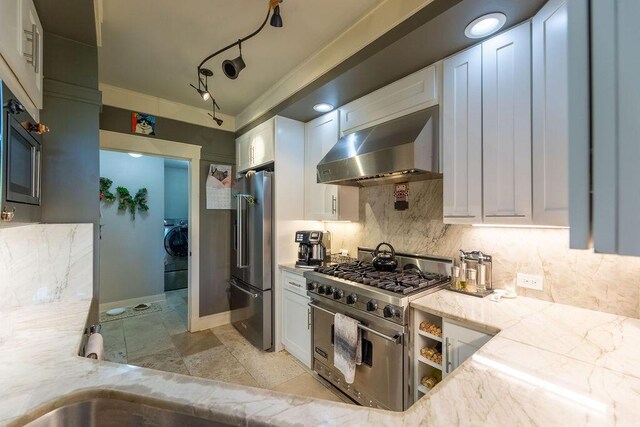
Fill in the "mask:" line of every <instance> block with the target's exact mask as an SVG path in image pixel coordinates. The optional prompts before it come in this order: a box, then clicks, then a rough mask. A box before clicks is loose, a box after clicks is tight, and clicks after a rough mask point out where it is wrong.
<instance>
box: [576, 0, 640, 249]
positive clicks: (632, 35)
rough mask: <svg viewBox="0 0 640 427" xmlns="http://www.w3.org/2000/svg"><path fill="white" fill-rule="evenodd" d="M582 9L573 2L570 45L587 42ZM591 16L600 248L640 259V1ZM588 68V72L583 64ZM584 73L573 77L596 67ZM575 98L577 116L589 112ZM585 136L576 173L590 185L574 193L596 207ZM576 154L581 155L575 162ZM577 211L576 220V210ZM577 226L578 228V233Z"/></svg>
mask: <svg viewBox="0 0 640 427" xmlns="http://www.w3.org/2000/svg"><path fill="white" fill-rule="evenodd" d="M574 3H576V4H574ZM581 3H582V2H580V1H575V2H569V14H568V15H569V20H570V25H572V27H571V30H570V33H569V40H570V42H571V41H572V35H576V38H577V36H578V35H583V36H584V33H583V32H582V31H581V28H579V27H580V26H582V25H588V22H589V21H587V19H588V15H587V14H586V13H584V14H582V13H581V14H580V15H579V16H580V17H581V18H582V19H583V22H582V23H580V22H576V21H575V19H574V18H576V17H577V16H578V13H575V12H578V10H577V9H578V8H580V7H581ZM585 7H586V6H585ZM572 8H573V9H572ZM587 10H588V9H587ZM590 12H591V16H590V18H591V20H590V24H591V28H590V32H591V37H590V40H591V88H592V92H591V103H590V105H591V119H592V130H593V136H592V146H593V156H592V158H593V168H592V172H591V173H592V175H591V181H592V182H593V188H592V191H593V218H592V227H593V228H592V236H593V247H594V249H595V251H596V252H601V253H618V254H621V255H635V256H640V215H639V214H638V213H639V212H640V186H639V185H638V182H640V168H639V167H638V164H640V143H639V142H638V137H639V135H640V120H639V118H638V111H640V85H639V84H638V73H637V70H638V69H640V56H638V46H640V31H638V22H639V20H640V2H638V1H622V0H610V1H592V2H591V9H590ZM573 41H574V42H577V41H576V40H575V39H574V40H573ZM570 46H571V49H573V48H574V47H575V45H574V44H571V45H570ZM570 54H573V51H570ZM572 60H573V58H570V64H571V65H570V66H573V65H575V63H573V62H572ZM580 64H581V65H583V66H586V64H585V63H583V62H581V63H580ZM579 67H580V65H579V66H578V67H576V70H572V71H576V74H578V76H579V77H581V78H582V77H583V76H584V73H586V72H588V68H587V69H585V68H582V69H579ZM576 89H577V88H576ZM576 92H577V90H576ZM569 99H570V102H571V105H570V108H571V109H573V110H574V111H573V112H574V113H577V114H581V113H582V108H583V106H584V104H583V105H580V104H578V103H577V102H578V100H574V93H571V96H570V98H569ZM583 126H585V127H586V125H585V124H583ZM587 131H588V129H587ZM585 133H586V132H585ZM583 135H584V133H579V131H578V132H576V134H575V136H574V135H571V134H570V137H571V145H572V147H571V161H572V167H573V168H574V169H580V170H581V171H584V175H586V176H585V178H583V179H582V180H580V179H578V180H576V181H574V180H573V179H572V182H571V192H572V193H573V192H574V191H580V192H581V193H582V196H581V197H582V198H583V199H584V200H585V201H588V199H587V197H588V187H586V184H587V183H588V182H589V179H588V178H589V177H588V173H589V157H588V151H587V150H588V149H589V140H588V139H578V137H579V136H583ZM587 135H588V133H587ZM574 153H576V154H577V155H576V157H575V158H574V157H573V155H574ZM572 178H573V177H572ZM585 181H586V182H585ZM587 206H588V205H587ZM580 207H581V205H578V206H576V207H575V208H576V209H577V208H580ZM571 210H572V212H571V216H572V218H571V219H572V220H573V219H574V212H573V211H574V206H571ZM584 214H586V212H585V213H584ZM587 219H588V218H587ZM588 224H589V222H588V220H587V221H583V222H582V224H581V225H582V226H584V227H588ZM573 227H574V223H573V222H572V223H571V228H572V233H573ZM572 238H573V236H572Z"/></svg>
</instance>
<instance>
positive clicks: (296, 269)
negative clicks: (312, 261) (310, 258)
mask: <svg viewBox="0 0 640 427" xmlns="http://www.w3.org/2000/svg"><path fill="white" fill-rule="evenodd" d="M278 267H280V268H281V269H282V270H285V271H290V272H292V273H294V274H300V275H302V274H304V272H305V271H312V269H309V268H299V267H296V264H295V263H294V262H292V263H289V264H279V265H278Z"/></svg>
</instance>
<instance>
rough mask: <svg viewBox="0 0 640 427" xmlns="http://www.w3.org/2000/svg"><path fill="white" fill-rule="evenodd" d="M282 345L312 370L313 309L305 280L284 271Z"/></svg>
mask: <svg viewBox="0 0 640 427" xmlns="http://www.w3.org/2000/svg"><path fill="white" fill-rule="evenodd" d="M281 277H282V288H283V292H282V294H283V295H282V299H283V304H282V343H283V344H284V346H285V348H286V350H287V351H288V352H289V353H290V354H291V355H292V356H293V357H295V358H296V359H298V360H300V361H301V362H302V363H304V364H305V365H306V366H307V367H309V368H311V308H310V307H309V301H311V299H310V298H309V297H307V296H306V290H305V289H306V288H305V285H306V283H305V279H304V277H302V276H301V275H298V274H294V273H291V272H289V271H282V276H281Z"/></svg>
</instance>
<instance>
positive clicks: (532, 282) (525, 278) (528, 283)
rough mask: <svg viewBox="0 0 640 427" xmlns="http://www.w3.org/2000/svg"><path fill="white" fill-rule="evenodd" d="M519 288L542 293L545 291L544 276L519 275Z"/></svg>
mask: <svg viewBox="0 0 640 427" xmlns="http://www.w3.org/2000/svg"><path fill="white" fill-rule="evenodd" d="M517 280H518V282H517V284H518V286H520V287H521V288H529V289H534V290H536V291H541V290H542V289H543V278H542V276H534V275H533V274H524V273H518V279H517Z"/></svg>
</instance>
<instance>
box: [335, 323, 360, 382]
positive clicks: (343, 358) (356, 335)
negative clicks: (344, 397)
mask: <svg viewBox="0 0 640 427" xmlns="http://www.w3.org/2000/svg"><path fill="white" fill-rule="evenodd" d="M359 324H360V322H359V321H357V320H355V319H352V318H350V317H348V316H345V315H344V314H340V313H336V315H335V318H334V332H333V343H334V344H333V366H335V367H336V368H337V369H338V370H339V371H340V372H342V374H343V375H344V380H345V382H347V384H353V380H354V379H355V376H356V365H360V364H361V363H362V336H361V334H360V329H359V328H358V325H359Z"/></svg>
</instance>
